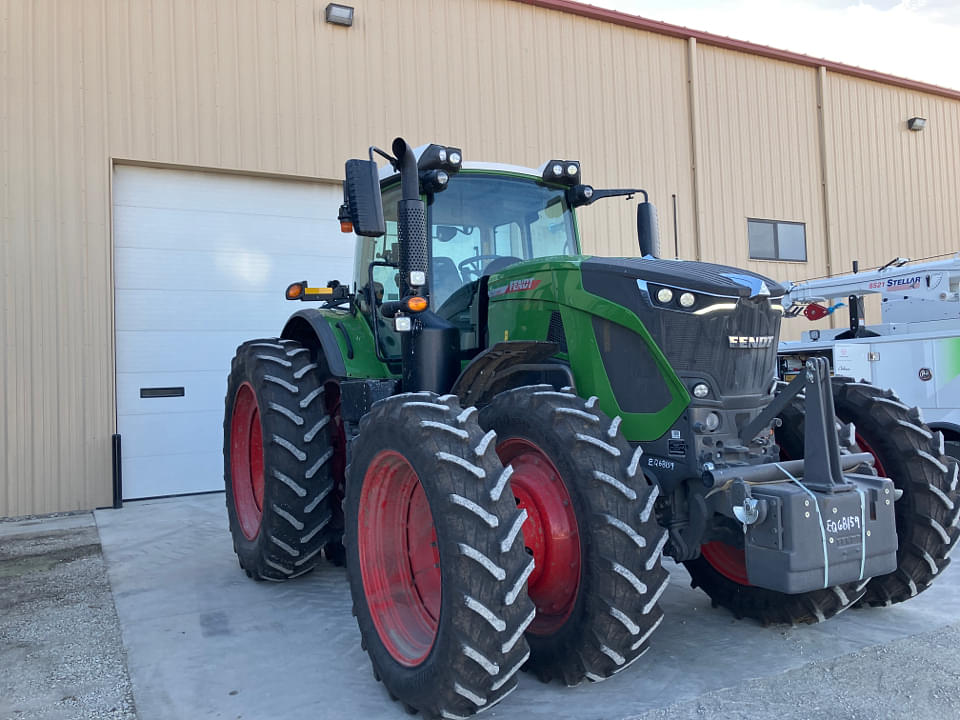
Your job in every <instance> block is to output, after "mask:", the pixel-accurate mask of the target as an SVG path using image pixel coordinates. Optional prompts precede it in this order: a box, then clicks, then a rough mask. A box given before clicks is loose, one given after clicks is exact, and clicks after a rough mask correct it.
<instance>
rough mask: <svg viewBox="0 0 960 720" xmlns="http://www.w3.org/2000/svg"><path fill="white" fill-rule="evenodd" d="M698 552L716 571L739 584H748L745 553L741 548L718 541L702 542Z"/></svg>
mask: <svg viewBox="0 0 960 720" xmlns="http://www.w3.org/2000/svg"><path fill="white" fill-rule="evenodd" d="M700 554H701V555H703V559H704V560H706V561H707V562H708V563H710V565H711V566H712V567H713V569H714V570H716V571H717V572H718V573H720V574H721V575H723V576H724V577H725V578H727V579H728V580H733V582H735V583H739V584H740V585H750V581H749V580H748V579H747V555H746V553H745V552H744V550H743V548H738V547H733V546H732V545H727V544H726V543H722V542H719V541H714V542H708V543H704V544H703V545H701V546H700Z"/></svg>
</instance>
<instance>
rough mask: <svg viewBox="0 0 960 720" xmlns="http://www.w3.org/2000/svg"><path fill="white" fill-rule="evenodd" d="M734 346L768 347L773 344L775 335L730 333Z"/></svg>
mask: <svg viewBox="0 0 960 720" xmlns="http://www.w3.org/2000/svg"><path fill="white" fill-rule="evenodd" d="M727 337H728V338H729V339H730V347H732V348H744V349H746V348H768V347H771V346H772V345H773V335H728V336H727Z"/></svg>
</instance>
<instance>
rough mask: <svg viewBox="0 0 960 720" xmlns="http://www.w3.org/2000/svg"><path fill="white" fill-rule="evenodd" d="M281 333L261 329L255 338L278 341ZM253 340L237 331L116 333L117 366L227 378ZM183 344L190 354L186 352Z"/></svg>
mask: <svg viewBox="0 0 960 720" xmlns="http://www.w3.org/2000/svg"><path fill="white" fill-rule="evenodd" d="M280 329H281V326H277V327H272V328H269V329H267V328H262V329H261V331H259V332H256V331H255V332H256V337H265V338H269V337H276V336H277V335H278V334H279V333H280ZM131 336H135V337H131ZM253 337H254V335H253V334H251V333H249V332H247V331H237V330H226V331H211V330H194V331H183V330H175V331H167V332H151V331H136V332H135V333H131V332H128V331H121V332H118V333H117V366H118V367H122V368H123V369H124V370H125V371H126V372H130V373H158V372H174V373H176V372H185V371H186V372H189V371H195V370H212V371H217V372H220V373H222V374H223V376H224V377H226V376H227V373H228V372H229V371H230V358H232V357H233V354H234V352H235V351H236V349H237V347H238V346H239V345H240V344H241V343H243V342H246V341H247V340H251V339H253ZM183 341H185V343H186V345H188V346H189V348H190V352H183V348H182V346H181V344H180V343H181V342H183Z"/></svg>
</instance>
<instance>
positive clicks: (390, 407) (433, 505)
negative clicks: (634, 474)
mask: <svg viewBox="0 0 960 720" xmlns="http://www.w3.org/2000/svg"><path fill="white" fill-rule="evenodd" d="M493 439H494V436H493V434H492V433H487V434H484V432H483V430H481V429H480V426H479V425H478V424H477V419H476V409H475V408H472V407H470V408H466V409H462V408H461V407H460V406H459V404H458V403H457V399H456V397H455V396H453V395H446V396H443V397H438V396H436V395H434V394H432V393H406V394H402V395H395V396H393V397H390V398H387V399H386V400H382V401H380V402H378V403H376V404H375V405H374V406H373V407H372V408H371V410H370V411H369V412H368V413H367V414H366V415H365V416H364V417H363V418H362V419H361V421H360V427H359V434H358V435H357V436H356V438H354V440H352V445H351V458H352V459H351V463H350V465H349V467H348V469H347V486H346V498H345V502H344V518H345V525H346V526H345V536H344V537H345V542H344V545H345V547H346V553H347V575H348V577H349V579H350V591H351V595H352V597H353V612H354V615H355V616H356V618H357V624H358V625H359V627H360V636H361V643H362V646H363V648H364V650H366V652H367V654H368V655H369V657H370V662H371V664H372V665H373V673H374V677H375V678H376V679H377V680H380V681H381V682H383V684H384V686H385V687H386V689H387V691H388V692H389V693H390V696H391V697H392V698H394V699H395V700H399V701H400V702H401V703H403V705H404V707H405V708H406V709H407V710H408V711H411V712H415V711H420V712H422V713H423V714H424V715H427V716H429V717H435V716H442V717H465V716H468V715H472V714H474V713H476V712H478V711H481V710H487V709H489V708H490V707H492V706H493V705H495V704H496V703H498V702H500V701H501V700H502V699H503V698H504V697H505V696H506V695H507V694H508V693H510V692H511V691H512V690H513V689H514V688H515V687H516V684H517V677H516V675H517V673H518V671H519V670H520V668H521V666H522V665H523V664H524V663H525V662H526V661H527V658H528V657H529V649H528V647H527V643H526V641H525V640H524V637H523V632H524V630H525V629H526V627H527V625H528V624H529V623H530V622H531V621H532V620H533V617H534V609H533V604H532V603H531V602H530V600H529V599H528V598H527V589H526V583H527V577H528V576H529V575H530V573H531V572H532V570H533V560H532V558H530V557H529V556H528V555H527V554H526V553H525V552H524V550H523V542H522V541H520V540H518V536H519V534H520V533H519V530H520V524H521V522H522V516H521V513H520V511H519V510H518V509H517V507H516V504H515V503H514V501H513V497H512V496H511V495H510V492H509V488H506V491H505V485H506V481H507V477H508V474H507V473H506V472H505V470H504V467H503V466H502V465H501V464H500V461H499V460H498V459H497V456H496V452H495V450H494V445H495V444H494V442H493Z"/></svg>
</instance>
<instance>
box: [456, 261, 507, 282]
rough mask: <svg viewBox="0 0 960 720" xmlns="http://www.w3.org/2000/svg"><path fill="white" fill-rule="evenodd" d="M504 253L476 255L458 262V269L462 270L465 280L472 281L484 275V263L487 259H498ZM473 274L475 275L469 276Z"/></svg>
mask: <svg viewBox="0 0 960 720" xmlns="http://www.w3.org/2000/svg"><path fill="white" fill-rule="evenodd" d="M498 257H502V255H474V256H473V257H470V258H467V259H466V260H462V261H460V262H459V263H457V270H459V271H460V275H461V277H463V279H464V282H472V281H474V280H476V279H477V278H479V277H480V276H481V275H483V263H484V261H487V260H496V259H497V258H498ZM469 275H472V276H473V277H469Z"/></svg>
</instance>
